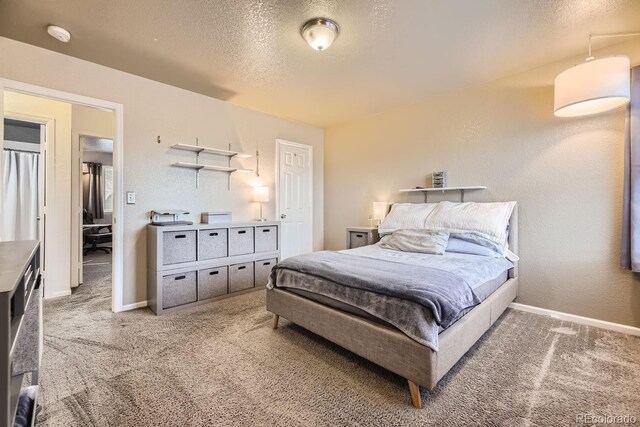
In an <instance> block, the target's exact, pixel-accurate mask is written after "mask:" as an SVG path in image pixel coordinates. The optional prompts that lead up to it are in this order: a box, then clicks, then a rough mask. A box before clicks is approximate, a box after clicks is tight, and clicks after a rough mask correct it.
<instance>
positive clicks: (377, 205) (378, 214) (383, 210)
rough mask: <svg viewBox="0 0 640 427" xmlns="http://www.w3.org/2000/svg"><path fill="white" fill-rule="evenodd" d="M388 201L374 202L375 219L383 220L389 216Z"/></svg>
mask: <svg viewBox="0 0 640 427" xmlns="http://www.w3.org/2000/svg"><path fill="white" fill-rule="evenodd" d="M388 206H389V204H388V203H387V202H373V219H375V220H380V221H382V220H383V219H384V217H385V216H387V207H388Z"/></svg>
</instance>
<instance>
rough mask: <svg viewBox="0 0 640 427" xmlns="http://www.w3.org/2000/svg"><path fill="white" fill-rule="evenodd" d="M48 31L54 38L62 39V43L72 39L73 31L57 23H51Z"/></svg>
mask: <svg viewBox="0 0 640 427" xmlns="http://www.w3.org/2000/svg"><path fill="white" fill-rule="evenodd" d="M47 33H49V35H50V36H51V37H53V38H54V39H57V40H59V41H61V42H62V43H67V42H68V41H69V40H71V33H70V32H69V31H67V30H65V29H64V28H62V27H58V26H56V25H49V26H48V27H47Z"/></svg>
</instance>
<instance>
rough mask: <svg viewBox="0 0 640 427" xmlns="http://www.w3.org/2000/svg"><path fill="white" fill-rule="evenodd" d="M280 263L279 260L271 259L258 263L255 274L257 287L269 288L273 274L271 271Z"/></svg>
mask: <svg viewBox="0 0 640 427" xmlns="http://www.w3.org/2000/svg"><path fill="white" fill-rule="evenodd" d="M277 263H278V258H270V259H263V260H259V261H256V265H255V272H256V273H255V274H256V281H255V287H256V288H261V287H264V286H267V283H268V282H269V274H271V269H272V268H273V266H274V265H276V264H277Z"/></svg>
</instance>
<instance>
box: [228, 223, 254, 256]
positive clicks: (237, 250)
mask: <svg viewBox="0 0 640 427" xmlns="http://www.w3.org/2000/svg"><path fill="white" fill-rule="evenodd" d="M251 253H253V227H234V228H230V229H229V256H234V255H244V254H251Z"/></svg>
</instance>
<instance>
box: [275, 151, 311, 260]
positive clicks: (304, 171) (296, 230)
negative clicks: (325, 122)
mask: <svg viewBox="0 0 640 427" xmlns="http://www.w3.org/2000/svg"><path fill="white" fill-rule="evenodd" d="M277 148H278V149H277V152H278V183H277V194H278V200H277V203H278V213H279V217H280V221H281V223H282V231H281V240H282V241H281V246H280V250H281V256H282V259H285V258H289V257H291V256H294V255H299V254H304V253H308V252H311V251H312V250H313V222H312V200H313V197H312V188H313V187H312V182H311V180H312V176H313V175H312V164H313V163H312V155H313V154H312V153H313V149H312V147H310V146H308V145H302V144H296V143H292V142H288V141H281V140H278V141H277Z"/></svg>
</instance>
